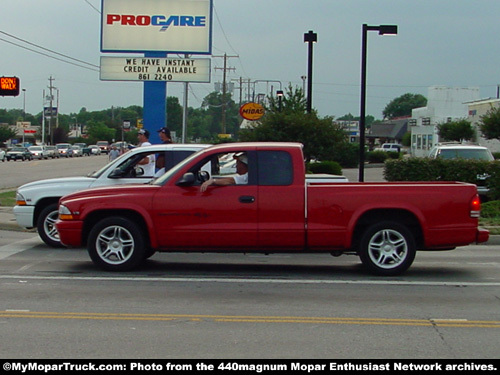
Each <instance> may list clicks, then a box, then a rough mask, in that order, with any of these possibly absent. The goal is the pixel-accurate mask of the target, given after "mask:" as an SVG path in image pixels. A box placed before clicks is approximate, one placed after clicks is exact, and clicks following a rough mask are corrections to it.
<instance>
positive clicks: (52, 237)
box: [36, 203, 63, 247]
mask: <svg viewBox="0 0 500 375" xmlns="http://www.w3.org/2000/svg"><path fill="white" fill-rule="evenodd" d="M58 215H59V212H58V210H57V203H52V204H49V205H48V206H47V207H45V208H44V209H43V210H42V212H40V215H39V216H38V221H37V223H36V229H37V231H38V235H39V236H40V238H41V239H42V240H43V242H45V243H46V244H47V245H49V246H51V247H63V245H62V244H61V241H60V240H59V233H58V232H57V229H56V226H55V223H56V220H57V217H58Z"/></svg>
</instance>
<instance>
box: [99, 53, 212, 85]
mask: <svg viewBox="0 0 500 375" xmlns="http://www.w3.org/2000/svg"><path fill="white" fill-rule="evenodd" d="M210 64H211V61H210V59H189V58H185V59H181V58H148V57H132V58H130V57H108V56H101V76H100V79H101V80H104V81H106V80H107V81H167V82H198V83H208V82H210Z"/></svg>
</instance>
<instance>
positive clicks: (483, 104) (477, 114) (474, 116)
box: [467, 98, 500, 152]
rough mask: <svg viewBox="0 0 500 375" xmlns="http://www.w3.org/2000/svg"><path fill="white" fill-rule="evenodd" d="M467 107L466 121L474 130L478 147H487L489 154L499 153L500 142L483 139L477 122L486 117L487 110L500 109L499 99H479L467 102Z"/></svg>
mask: <svg viewBox="0 0 500 375" xmlns="http://www.w3.org/2000/svg"><path fill="white" fill-rule="evenodd" d="M467 105H468V108H469V111H468V113H469V117H468V120H469V121H470V123H471V124H472V126H473V127H474V128H475V129H476V134H477V142H478V143H479V145H481V146H485V147H488V148H489V149H490V151H491V152H500V141H499V140H498V139H486V138H484V137H483V136H482V134H481V130H479V126H478V124H479V122H480V121H481V117H482V116H484V115H486V114H487V113H488V111H489V110H491V109H494V108H500V99H498V98H497V99H491V98H490V99H481V100H476V101H471V102H467Z"/></svg>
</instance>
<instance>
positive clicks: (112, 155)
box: [108, 145, 120, 161]
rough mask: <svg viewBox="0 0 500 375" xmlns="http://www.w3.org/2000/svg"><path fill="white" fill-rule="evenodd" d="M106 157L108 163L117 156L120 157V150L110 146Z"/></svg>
mask: <svg viewBox="0 0 500 375" xmlns="http://www.w3.org/2000/svg"><path fill="white" fill-rule="evenodd" d="M108 156H109V161H111V160H115V159H116V158H117V157H118V156H120V150H118V149H117V148H116V146H115V145H112V146H111V151H110V152H109V155H108Z"/></svg>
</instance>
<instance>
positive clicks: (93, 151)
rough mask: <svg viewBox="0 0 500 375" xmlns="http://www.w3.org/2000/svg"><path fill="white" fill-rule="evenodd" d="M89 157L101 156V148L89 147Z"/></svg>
mask: <svg viewBox="0 0 500 375" xmlns="http://www.w3.org/2000/svg"><path fill="white" fill-rule="evenodd" d="M88 148H89V150H90V154H91V155H101V148H100V147H99V146H97V145H90V146H89V147H88Z"/></svg>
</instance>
